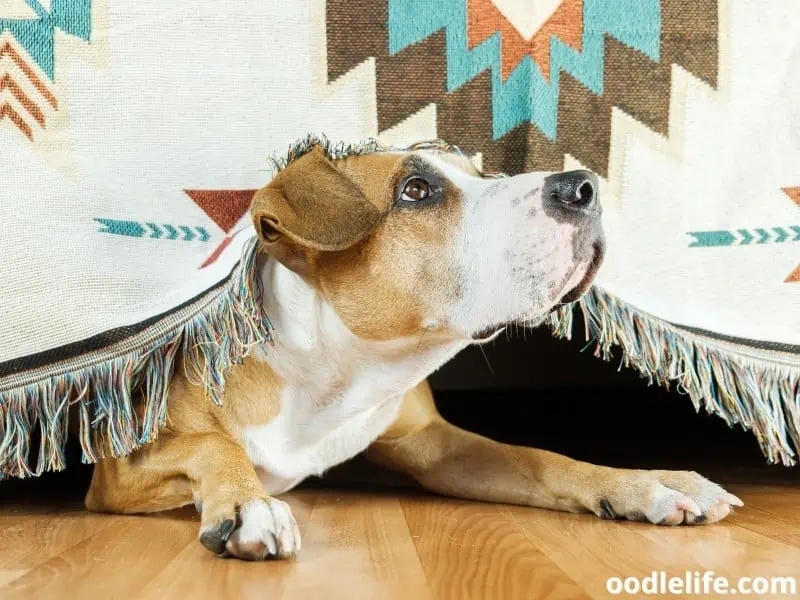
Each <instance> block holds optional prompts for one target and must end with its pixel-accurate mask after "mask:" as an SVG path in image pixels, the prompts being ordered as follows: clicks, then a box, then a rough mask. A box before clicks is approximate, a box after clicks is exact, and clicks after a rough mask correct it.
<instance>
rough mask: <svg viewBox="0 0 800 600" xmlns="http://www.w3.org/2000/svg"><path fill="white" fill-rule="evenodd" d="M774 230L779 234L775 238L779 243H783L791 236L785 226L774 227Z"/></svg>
mask: <svg viewBox="0 0 800 600" xmlns="http://www.w3.org/2000/svg"><path fill="white" fill-rule="evenodd" d="M772 231H774V232H775V233H777V234H778V236H777V237H776V238H775V241H776V242H778V243H783V242H785V241H786V240H787V239H788V238H789V234H788V233H787V231H786V230H785V229H784V228H783V227H773V228H772Z"/></svg>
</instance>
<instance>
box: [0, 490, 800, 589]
mask: <svg viewBox="0 0 800 600" xmlns="http://www.w3.org/2000/svg"><path fill="white" fill-rule="evenodd" d="M792 479H794V478H792ZM729 489H730V490H731V491H732V492H734V493H735V494H737V495H738V496H739V497H741V498H742V499H743V500H744V502H745V507H744V508H741V509H738V510H737V513H736V514H735V515H734V516H733V517H732V518H729V519H728V520H726V521H725V522H723V523H722V524H718V525H714V526H709V527H694V528H688V527H681V528H665V527H655V526H648V525H644V524H638V523H622V522H608V521H601V520H600V519H597V518H595V517H592V516H588V515H567V514H560V513H556V512H550V511H543V510H536V509H526V508H518V507H509V506H500V505H490V504H481V503H474V502H463V501H458V500H451V499H445V498H438V497H433V496H428V495H425V494H424V493H422V492H416V491H414V490H407V489H400V491H398V490H392V489H385V488H383V489H380V488H379V489H375V488H371V487H367V488H362V489H360V490H359V489H353V488H345V489H341V488H332V489H331V488H329V489H317V488H306V489H300V490H298V491H296V492H293V493H291V494H288V495H286V496H284V498H285V499H287V500H288V501H289V502H290V504H291V505H292V507H293V509H294V514H295V516H296V517H297V519H298V521H299V523H300V526H301V529H302V530H303V550H302V551H301V553H300V555H299V556H298V557H297V559H295V560H292V561H280V562H269V563H245V562H237V561H234V560H222V559H217V558H214V557H213V556H211V555H210V554H209V553H208V552H207V551H206V550H205V549H203V548H202V547H201V546H200V544H199V543H198V542H197V541H196V536H197V527H198V522H199V521H198V517H197V515H196V514H195V511H194V509H185V510H181V511H177V512H173V513H170V514H163V515H154V516H136V517H134V516H114V515H98V514H89V513H86V512H84V511H83V510H82V509H80V507H79V506H75V507H74V508H72V509H68V508H65V507H64V506H63V505H58V504H55V503H51V504H48V503H44V504H42V503H41V502H38V503H35V504H34V505H33V507H32V506H31V504H29V503H25V504H14V503H8V502H4V503H3V504H2V505H0V598H2V599H3V600H6V599H8V600H10V599H13V598H26V599H27V598H54V599H55V598H64V599H68V598H75V599H79V600H87V599H94V598H103V599H105V598H124V599H134V598H147V599H151V598H152V599H154V600H155V599H171V598H176V599H177V598H192V599H202V598H226V599H237V598H252V599H259V600H261V599H269V600H278V599H280V598H284V599H289V598H291V599H316V598H348V599H355V598H365V599H370V600H373V599H378V598H410V599H417V598H452V599H454V600H455V599H458V600H462V599H468V598H481V599H490V598H502V599H513V598H570V599H571V598H585V597H592V598H605V597H609V594H608V592H607V591H606V580H607V578H609V577H613V576H618V577H622V578H624V577H628V576H637V577H644V576H647V575H650V574H651V572H652V571H654V570H667V571H668V572H669V574H671V575H680V576H682V575H683V574H684V572H685V571H705V570H712V571H714V572H715V573H716V574H719V575H723V576H725V577H728V578H729V580H732V581H735V580H737V579H738V578H739V577H742V576H751V577H752V576H765V577H769V576H796V577H798V578H800V511H798V507H799V506H800V485H798V484H797V482H790V483H780V482H777V483H776V482H768V483H763V482H762V483H747V482H742V483H736V484H732V485H729Z"/></svg>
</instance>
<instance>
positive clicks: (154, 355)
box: [0, 238, 272, 479]
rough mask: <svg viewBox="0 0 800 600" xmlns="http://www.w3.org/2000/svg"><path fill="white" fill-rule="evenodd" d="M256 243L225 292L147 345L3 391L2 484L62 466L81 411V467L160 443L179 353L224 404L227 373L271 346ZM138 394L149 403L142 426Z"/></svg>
mask: <svg viewBox="0 0 800 600" xmlns="http://www.w3.org/2000/svg"><path fill="white" fill-rule="evenodd" d="M257 245H258V240H257V238H253V239H252V240H250V241H249V242H248V243H247V245H246V247H245V248H244V250H243V254H242V260H241V263H240V264H239V266H238V267H237V269H236V271H235V272H234V274H233V276H232V277H231V280H230V281H229V282H228V283H227V284H226V286H227V289H226V290H225V291H223V292H221V294H220V295H219V296H218V297H217V298H216V299H214V301H213V302H212V303H211V304H210V305H209V306H207V307H205V308H204V309H203V310H202V311H201V312H199V313H198V314H197V315H196V316H194V317H193V318H192V319H191V320H190V321H188V322H187V323H185V324H184V325H183V326H181V327H180V328H179V329H177V330H176V331H173V332H170V334H169V335H167V336H164V337H163V338H161V339H160V340H158V341H156V342H155V343H153V344H151V345H150V346H149V347H148V348H144V349H139V350H136V351H134V352H131V353H129V354H126V355H124V356H120V357H117V358H114V359H112V360H109V361H106V362H104V363H101V364H98V365H94V366H92V367H89V368H85V369H81V370H78V371H74V372H71V373H68V374H65V375H60V376H57V377H53V378H51V379H47V380H45V381H41V382H38V383H33V384H30V385H27V386H24V387H21V388H15V389H12V390H9V391H6V392H0V479H3V478H4V477H27V476H31V475H40V474H41V473H43V472H44V471H59V470H62V469H64V468H65V466H66V464H65V458H64V446H65V444H66V441H67V432H68V424H69V411H70V410H77V411H78V419H77V420H78V423H79V426H80V443H81V447H82V449H83V462H86V463H94V462H97V461H98V460H101V459H103V458H105V457H106V456H109V455H110V456H114V457H118V456H124V455H126V454H130V453H131V452H133V451H134V450H136V449H137V448H138V447H139V446H141V445H142V444H147V443H149V442H152V441H155V440H156V439H157V437H158V432H159V429H160V428H161V427H162V426H163V425H164V424H165V423H166V420H167V394H168V390H169V383H170V379H171V377H172V373H173V371H174V367H175V357H176V356H177V354H178V352H179V351H182V352H183V359H184V363H185V368H186V373H187V376H188V377H189V378H190V380H191V381H193V382H194V383H196V384H197V385H201V386H203V387H204V388H205V391H206V394H207V395H208V396H209V397H210V398H211V399H212V400H213V401H214V402H215V403H216V404H220V403H221V402H222V395H223V391H224V388H225V374H226V372H227V370H228V369H229V368H230V367H231V366H232V365H234V364H237V363H240V362H241V361H242V359H243V358H244V357H245V356H247V355H248V354H249V353H250V351H251V349H252V348H253V347H255V346H257V345H259V344H263V343H265V342H271V341H272V327H271V324H270V322H269V319H268V318H267V315H266V314H264V312H263V310H262V307H261V297H262V289H261V280H260V278H259V277H257V276H256V272H255V270H256V269H255V263H256V255H257V250H258V248H257ZM134 396H136V397H137V398H142V400H143V402H144V410H143V417H142V419H141V422H140V421H139V418H138V416H137V413H136V411H135V410H134V407H133V398H134ZM37 425H38V427H39V429H40V432H41V443H40V445H39V453H38V454H39V458H38V462H37V465H36V468H35V469H34V468H31V465H30V464H29V459H28V454H29V450H30V440H31V433H32V432H33V431H34V430H35V428H36V427H37Z"/></svg>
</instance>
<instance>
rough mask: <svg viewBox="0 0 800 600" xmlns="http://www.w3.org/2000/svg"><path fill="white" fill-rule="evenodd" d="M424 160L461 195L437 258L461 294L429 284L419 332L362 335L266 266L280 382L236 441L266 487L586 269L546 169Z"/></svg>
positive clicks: (319, 460) (347, 449) (358, 431)
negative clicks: (478, 167)
mask: <svg viewBox="0 0 800 600" xmlns="http://www.w3.org/2000/svg"><path fill="white" fill-rule="evenodd" d="M425 156H426V159H428V160H429V161H430V162H431V163H432V164H433V166H434V167H435V168H436V169H438V170H439V171H440V172H441V173H443V174H444V175H445V177H447V178H448V179H449V180H450V182H451V184H452V185H455V186H456V187H458V188H459V189H460V190H461V192H462V198H463V207H462V208H461V209H460V210H461V214H460V215H458V217H459V218H457V219H455V220H454V222H457V223H458V226H457V227H456V229H455V230H454V232H453V235H452V238H451V239H450V240H449V241H447V242H446V244H448V245H449V247H448V248H446V249H445V250H446V252H444V253H443V254H442V255H441V259H439V258H438V256H437V260H442V261H444V260H448V261H451V263H452V264H454V265H455V266H456V267H457V268H456V269H454V270H453V271H451V272H455V273H458V274H459V275H460V277H461V280H462V281H461V283H462V285H461V288H462V290H461V292H462V293H461V294H455V295H454V297H453V298H449V297H446V298H444V299H443V298H442V296H441V291H439V292H437V290H435V289H431V290H426V292H427V293H426V294H424V295H423V298H424V299H426V300H427V301H428V306H427V307H426V312H427V313H428V314H425V315H423V320H422V323H420V326H421V327H424V328H427V329H430V330H431V331H430V332H429V333H428V334H426V335H424V336H422V337H419V336H417V337H413V338H404V339H398V340H392V341H389V342H377V341H367V340H364V339H361V338H359V337H357V336H356V335H354V334H353V333H352V332H351V331H350V330H349V329H348V328H347V327H346V326H345V325H344V323H343V322H342V320H341V319H340V318H339V317H338V315H337V314H336V312H335V310H334V309H333V308H332V306H331V305H330V304H329V303H328V302H327V301H326V299H325V298H324V297H323V296H322V294H320V293H319V292H317V291H316V290H314V289H313V288H312V287H311V286H309V285H308V284H307V283H306V282H305V281H303V279H302V278H300V277H299V276H298V275H296V274H295V273H293V272H291V271H289V270H288V269H286V268H285V267H283V266H282V265H280V264H279V263H277V262H276V261H274V260H272V259H270V260H268V261H267V262H266V265H265V266H264V270H263V273H262V279H263V283H264V289H265V290H266V293H265V300H264V303H265V309H266V311H267V314H269V315H270V318H271V320H272V321H273V324H274V326H275V330H276V331H277V334H278V337H277V341H276V343H275V347H274V348H268V349H266V350H263V351H258V352H257V353H256V358H257V359H259V360H262V361H264V362H267V363H268V364H269V365H270V366H271V367H272V369H273V370H274V371H275V373H276V374H278V375H279V376H280V377H281V378H283V380H284V381H285V385H284V387H283V389H282V392H281V396H280V410H279V413H278V415H277V416H276V417H275V418H274V419H273V420H271V421H270V422H268V423H266V424H263V425H258V426H249V427H246V428H245V429H244V431H243V432H242V434H241V437H242V441H243V443H244V445H245V448H246V449H247V452H248V455H249V457H250V459H251V460H252V461H253V463H254V464H255V465H256V467H257V469H258V471H259V474H260V475H261V478H262V481H263V483H264V485H265V488H266V490H267V492H268V493H271V494H275V493H279V492H282V491H285V490H288V489H290V488H292V487H293V486H294V485H296V484H297V483H299V482H300V481H302V480H303V479H304V478H306V477H308V476H310V475H320V474H322V473H323V472H324V471H325V470H326V469H328V468H330V467H332V466H334V465H336V464H338V463H341V462H343V461H345V460H347V459H349V458H351V457H353V456H355V455H356V454H357V453H359V452H361V451H362V450H364V449H365V448H366V447H367V446H368V445H369V444H370V443H371V442H372V441H374V440H375V439H376V438H377V437H378V436H379V435H380V434H381V433H383V432H384V431H385V430H386V429H387V428H388V427H389V425H390V424H391V423H392V421H393V420H394V418H395V417H396V415H397V411H398V409H399V407H400V404H401V402H402V399H403V396H404V394H405V393H406V392H407V391H408V390H410V389H411V388H412V387H414V386H415V385H416V384H417V383H419V382H420V381H422V380H423V379H425V378H426V377H427V376H428V375H429V374H430V373H431V372H433V371H434V370H436V369H437V368H439V367H440V366H441V365H442V364H444V363H445V362H446V361H447V360H449V359H450V358H451V357H452V356H454V355H455V354H456V353H457V352H458V351H460V350H461V349H463V348H464V347H466V346H467V345H469V344H470V343H473V341H474V340H473V336H474V335H475V334H476V333H477V332H479V331H482V330H483V329H486V328H487V327H490V326H495V325H499V324H502V323H505V322H509V321H519V320H527V321H530V320H534V319H535V318H537V317H542V316H544V314H546V312H547V311H549V310H550V309H551V308H552V306H553V303H554V302H556V301H557V298H560V297H561V296H563V293H564V292H566V291H567V289H568V287H569V286H570V285H572V286H573V287H574V285H575V284H576V283H577V281H579V280H580V278H581V277H582V275H583V273H584V272H585V269H584V270H583V271H580V269H579V268H578V267H579V266H580V265H579V262H580V261H579V260H578V259H577V257H575V256H573V249H572V248H573V243H572V242H573V236H574V235H575V234H576V233H575V229H576V228H575V226H574V225H572V224H570V223H564V222H559V221H558V220H556V219H553V218H551V217H549V216H548V215H547V214H546V211H545V210H544V206H543V201H542V193H541V190H542V188H543V186H544V178H545V177H546V176H547V174H546V173H531V174H526V175H520V176H517V177H512V178H507V179H501V180H497V179H484V178H482V177H475V176H473V175H469V174H467V173H466V172H464V171H463V170H461V169H459V168H458V167H456V166H454V165H452V164H450V163H448V162H446V161H443V160H441V159H439V158H437V157H436V156H435V155H434V154H426V155H425ZM431 251H437V249H436V248H432V250H431ZM400 267H401V265H398V266H397V268H400ZM442 276H443V277H444V276H445V275H442ZM412 283H413V282H412ZM442 283H452V282H449V281H448V282H442ZM441 287H447V286H441ZM455 296H457V297H455ZM443 325H444V327H443ZM445 329H446V331H447V333H446V334H443V333H441V331H442V330H445Z"/></svg>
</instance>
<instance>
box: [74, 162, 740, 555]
mask: <svg viewBox="0 0 800 600" xmlns="http://www.w3.org/2000/svg"><path fill="white" fill-rule="evenodd" d="M445 159H446V160H448V161H450V162H451V163H452V164H460V165H461V166H462V168H464V169H465V170H466V171H467V172H470V173H477V171H474V168H471V167H468V166H467V165H466V164H465V163H464V159H463V158H461V157H457V156H455V155H451V156H445ZM467 162H468V161H467ZM408 168H409V164H408V156H406V155H404V154H386V155H375V156H361V157H353V158H348V159H344V160H340V161H336V162H335V163H332V162H331V161H329V160H328V159H327V158H325V156H324V154H323V153H322V152H321V151H320V150H316V151H313V152H311V153H310V154H308V155H306V156H304V157H302V158H300V159H298V160H296V161H295V162H294V163H292V164H291V165H290V166H289V167H287V168H286V170H284V171H283V172H281V173H279V174H278V175H277V177H276V178H275V179H274V180H273V182H272V183H270V184H269V185H268V186H267V187H266V188H264V189H263V190H261V191H260V192H259V193H258V194H257V195H256V198H255V200H254V204H253V209H252V212H253V218H254V221H255V224H256V227H257V230H258V231H259V232H260V234H261V235H262V244H263V247H264V249H265V251H266V252H267V253H269V254H270V255H272V257H274V258H276V259H277V260H279V261H280V262H282V263H283V264H285V265H286V266H288V267H289V268H290V269H292V270H294V271H295V272H297V273H299V274H300V275H301V276H302V277H304V278H305V279H306V281H307V282H308V283H309V284H310V285H312V286H314V287H315V288H316V289H318V290H320V291H321V292H322V293H323V294H324V296H325V297H326V298H327V300H328V301H329V302H330V303H331V304H332V305H333V307H334V308H335V310H336V311H337V314H338V315H339V316H340V318H341V319H342V320H343V321H344V323H345V324H346V325H347V326H348V327H349V328H350V329H351V330H352V332H354V333H355V334H356V335H358V336H361V337H362V338H367V339H376V340H388V339H393V338H402V337H405V336H411V335H421V333H422V332H423V330H424V329H425V327H426V326H425V324H423V322H422V319H423V315H424V314H426V310H427V309H428V308H429V307H430V306H431V304H432V303H434V304H435V303H436V302H437V301H440V300H441V299H442V298H443V297H445V296H452V295H457V294H458V293H459V290H458V289H457V287H456V286H457V283H455V282H458V281H459V276H458V273H451V274H450V276H448V277H437V278H432V279H429V274H430V273H432V272H434V271H435V270H437V269H439V270H441V269H448V268H452V267H451V266H449V265H450V263H451V261H450V257H449V256H448V255H447V252H448V248H449V244H448V240H449V239H450V236H452V235H454V233H455V231H456V229H457V228H458V226H459V215H460V204H461V201H462V198H461V195H460V192H459V191H458V190H457V189H448V190H447V194H446V195H445V198H446V201H444V202H442V203H441V204H439V205H437V206H435V207H431V208H429V209H426V210H434V211H438V213H437V214H436V215H435V218H432V215H431V214H430V213H428V214H427V215H423V214H422V213H421V212H420V211H418V210H415V208H413V207H406V208H396V207H395V206H394V201H395V198H394V190H395V189H396V187H397V185H398V182H400V181H402V179H403V177H404V176H405V175H406V174H407V172H406V170H407V169H408ZM444 184H445V185H450V186H451V184H450V183H448V182H446V181H444ZM451 188H452V186H451ZM262 226H263V227H262ZM431 249H434V250H438V251H434V252H432V251H431ZM423 250H424V251H423ZM429 257H434V258H429ZM260 264H263V260H261V261H260ZM443 280H447V281H452V282H454V283H453V286H452V287H451V288H450V289H433V288H434V287H435V286H433V285H432V282H433V281H443ZM445 326H446V324H443V325H442V327H445ZM179 364H180V361H179ZM309 368H313V365H309ZM284 385H285V383H284V382H283V381H282V380H281V378H280V377H278V376H277V375H276V374H275V373H274V372H273V371H272V370H271V369H270V367H268V366H267V365H266V364H264V363H262V362H256V361H254V360H246V361H245V362H244V364H242V365H240V366H238V367H235V368H234V369H233V370H232V372H231V373H230V376H229V378H228V380H227V383H226V390H225V401H224V405H223V407H215V406H214V405H213V404H212V403H211V402H209V401H208V400H207V399H206V398H204V397H203V393H202V390H201V389H200V388H198V387H195V386H193V385H191V384H190V382H189V381H188V380H187V379H186V377H185V376H184V375H183V374H182V372H181V371H180V370H179V371H178V372H177V373H176V375H175V377H174V379H173V381H172V383H171V386H170V391H169V407H170V412H169V424H168V427H167V428H166V429H165V430H164V431H162V433H161V435H160V437H159V439H158V440H157V441H156V442H154V443H152V444H150V445H148V446H146V447H144V448H142V449H141V450H139V451H137V452H136V453H135V454H133V455H132V456H129V457H126V458H120V459H115V460H106V461H103V462H102V463H100V464H98V465H97V466H96V468H95V472H94V476H93V479H92V484H91V488H90V490H89V493H88V495H87V497H86V506H87V507H88V508H89V509H90V510H98V511H110V512H120V513H132V512H149V511H159V510H167V509H172V508H176V507H178V506H182V505H185V504H188V503H191V502H193V501H195V502H197V503H198V504H199V505H201V506H202V523H201V541H202V542H203V543H204V545H206V546H207V547H208V548H209V549H211V550H213V551H214V552H216V553H218V554H221V553H225V552H228V553H232V554H234V555H236V556H240V557H243V558H263V557H264V556H266V554H267V552H266V550H265V548H264V547H263V546H259V545H258V544H256V545H255V546H253V545H252V544H251V545H247V544H238V545H237V544H236V543H234V544H232V543H231V541H230V540H228V537H229V536H230V534H231V531H232V530H233V528H234V527H235V526H236V523H237V519H238V518H239V517H238V515H239V511H240V510H241V509H242V507H244V506H245V505H247V504H248V503H249V502H251V501H253V500H254V499H265V500H270V499H269V498H268V497H267V494H266V492H265V491H264V488H263V486H262V484H261V481H260V480H259V478H258V475H257V473H256V471H255V469H254V467H253V465H252V464H251V461H250V459H249V458H248V456H247V454H246V451H245V448H244V447H243V446H242V444H241V443H240V442H239V441H237V440H238V439H240V437H239V436H237V434H238V433H239V432H241V431H242V429H243V428H245V427H247V426H248V425H259V424H264V423H268V422H269V421H270V420H271V419H273V418H275V416H276V415H277V414H278V413H279V411H280V410H281V407H280V405H279V398H280V392H281V389H282V388H283V386H284ZM375 401H376V402H379V401H381V398H376V399H375ZM487 410H492V407H491V404H490V403H487ZM367 455H368V456H369V457H370V458H371V459H372V460H374V461H376V462H378V463H379V464H382V465H384V466H387V467H389V468H392V469H396V470H399V471H402V472H404V473H407V474H409V475H411V476H412V477H414V478H415V479H416V480H417V481H419V482H420V483H421V484H422V485H423V486H425V487H426V488H428V489H430V490H432V491H434V492H437V493H442V494H447V495H452V496H458V497H463V498H472V499H476V500H486V501H493V502H508V503H515V504H523V505H529V506H539V507H545V508H554V509H561V510H568V511H576V512H577V511H591V512H595V513H596V514H598V515H601V516H609V515H612V516H628V518H635V517H636V516H637V515H639V514H641V513H640V512H638V513H637V511H640V510H641V509H640V507H641V506H643V505H646V503H647V502H648V501H649V499H650V498H651V496H652V494H653V491H654V490H655V489H660V488H657V486H659V485H673V486H674V487H676V488H678V489H681V490H682V491H684V492H685V493H687V494H690V493H692V492H693V491H697V493H698V494H699V493H700V492H699V491H698V490H699V489H700V487H701V486H702V482H703V481H705V480H702V478H699V476H696V475H695V474H686V473H669V472H662V471H652V472H650V471H627V470H618V469H610V468H607V467H601V466H595V465H591V464H588V463H583V462H579V461H574V460H571V459H569V458H566V457H563V456H559V455H557V454H554V453H551V452H546V451H543V450H536V449H531V448H521V447H515V446H509V445H505V444H500V443H497V442H494V441H492V440H489V439H487V438H484V437H481V436H478V435H475V434H473V433H469V432H466V431H464V430H461V429H458V428H457V427H455V426H453V425H451V424H449V423H447V422H446V421H445V420H444V419H443V418H442V417H441V416H440V415H439V413H438V411H437V410H436V407H435V404H434V402H433V396H432V394H431V390H430V388H429V386H428V384H427V382H425V381H423V382H422V383H421V384H419V385H418V386H417V387H416V388H414V389H412V390H411V391H409V392H408V393H407V394H406V396H405V399H404V401H403V404H402V408H401V410H400V413H399V414H398V416H397V418H396V420H395V422H394V424H393V425H392V426H391V427H389V429H388V430H387V431H385V433H384V434H383V435H382V436H381V437H380V438H379V439H378V440H377V441H376V442H375V443H373V444H372V446H371V447H370V448H369V449H368V451H367ZM611 507H613V509H612V508H611ZM728 510H729V507H728V506H727V504H717V505H714V506H713V507H712V508H710V509H709V510H708V511H707V513H706V514H705V515H704V517H705V522H712V521H714V520H718V519H720V518H723V517H724V516H725V515H727V512H728ZM668 519H672V521H675V519H678V521H675V522H682V521H683V520H684V519H686V521H685V522H687V523H692V522H697V523H699V522H700V521H701V519H700V518H697V519H694V517H692V516H691V515H689V514H688V513H687V515H684V514H683V513H682V512H680V511H679V513H676V514H672V515H670V516H669V517H668Z"/></svg>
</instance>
